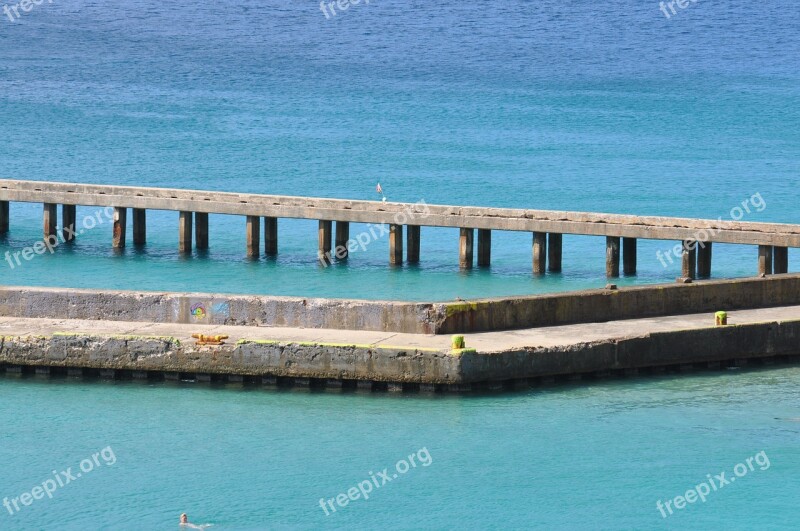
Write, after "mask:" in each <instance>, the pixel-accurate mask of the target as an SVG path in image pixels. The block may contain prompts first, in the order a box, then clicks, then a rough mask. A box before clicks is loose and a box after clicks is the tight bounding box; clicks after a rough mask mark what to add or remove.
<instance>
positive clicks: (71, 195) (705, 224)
mask: <svg viewBox="0 0 800 531" xmlns="http://www.w3.org/2000/svg"><path fill="white" fill-rule="evenodd" d="M0 201H22V202H34V203H53V204H56V203H59V204H73V205H86V206H108V207H130V208H140V209H154V210H174V211H187V212H207V213H219V214H235V215H243V216H266V217H274V218H305V219H317V220H329V221H348V222H358V223H388V224H396V225H406V224H411V225H424V226H432V227H455V228H472V229H496V230H511V231H526V232H543V233H551V232H552V233H559V234H584V235H595V236H617V237H627V238H643V239H653V240H674V241H681V240H685V239H690V240H692V239H694V240H699V241H715V242H724V243H740V244H751V245H774V246H782V247H800V226H798V225H789V224H778V223H752V222H739V221H720V220H700V219H687V218H670V217H657V216H631V215H619V214H603V213H588V212H562V211H548V210H526V209H513V208H487V207H460V206H447V205H420V204H410V203H382V202H378V201H351V200H344V199H325V198H314V197H291V196H276V195H260V194H237V193H226V192H212V191H202V190H181V189H166V188H144V187H130V186H109V185H93V184H77V183H57V182H40V181H21V180H7V179H4V180H0ZM403 216H404V217H403Z"/></svg>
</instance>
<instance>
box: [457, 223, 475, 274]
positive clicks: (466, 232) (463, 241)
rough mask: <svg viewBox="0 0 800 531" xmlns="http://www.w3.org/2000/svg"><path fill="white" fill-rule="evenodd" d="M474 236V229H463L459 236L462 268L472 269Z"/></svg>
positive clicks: (459, 264) (459, 260) (459, 258)
mask: <svg viewBox="0 0 800 531" xmlns="http://www.w3.org/2000/svg"><path fill="white" fill-rule="evenodd" d="M474 238H475V230H474V229H464V228H462V229H461V236H460V237H459V243H458V266H459V267H460V268H461V269H472V262H473V258H472V249H473V239H474Z"/></svg>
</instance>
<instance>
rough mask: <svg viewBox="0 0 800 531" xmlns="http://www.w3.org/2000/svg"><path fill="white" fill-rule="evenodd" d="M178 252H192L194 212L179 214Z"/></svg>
mask: <svg viewBox="0 0 800 531" xmlns="http://www.w3.org/2000/svg"><path fill="white" fill-rule="evenodd" d="M178 252H179V253H182V254H188V253H191V252H192V212H190V211H186V210H181V211H180V213H179V214H178Z"/></svg>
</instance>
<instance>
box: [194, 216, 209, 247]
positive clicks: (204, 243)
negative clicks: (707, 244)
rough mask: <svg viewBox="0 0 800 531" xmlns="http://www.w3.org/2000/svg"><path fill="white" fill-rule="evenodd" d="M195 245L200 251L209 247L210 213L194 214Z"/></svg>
mask: <svg viewBox="0 0 800 531" xmlns="http://www.w3.org/2000/svg"><path fill="white" fill-rule="evenodd" d="M194 245H195V248H196V249H197V250H198V251H202V250H205V249H208V213H207V212H195V214H194Z"/></svg>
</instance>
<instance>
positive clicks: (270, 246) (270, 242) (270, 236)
mask: <svg viewBox="0 0 800 531" xmlns="http://www.w3.org/2000/svg"><path fill="white" fill-rule="evenodd" d="M264 253H265V254H266V255H267V256H275V255H276V254H278V218H271V217H265V218H264Z"/></svg>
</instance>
